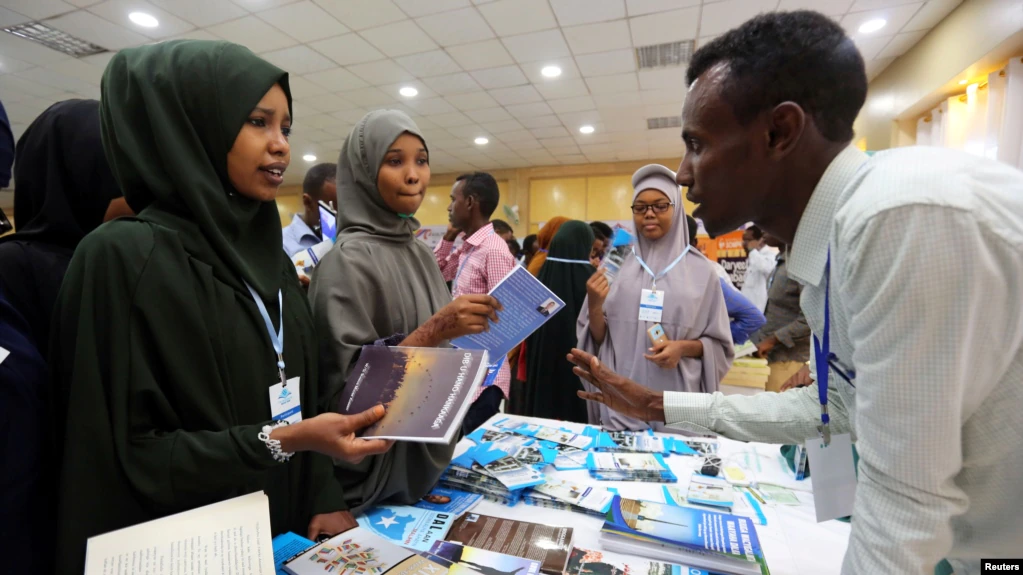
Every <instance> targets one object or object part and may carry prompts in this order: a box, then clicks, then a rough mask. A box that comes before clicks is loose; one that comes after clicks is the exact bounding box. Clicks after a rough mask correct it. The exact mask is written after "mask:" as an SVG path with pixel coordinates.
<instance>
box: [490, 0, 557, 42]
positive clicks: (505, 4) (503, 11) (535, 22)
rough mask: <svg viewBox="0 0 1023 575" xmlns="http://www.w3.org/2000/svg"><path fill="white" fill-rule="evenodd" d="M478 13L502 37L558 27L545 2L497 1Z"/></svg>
mask: <svg viewBox="0 0 1023 575" xmlns="http://www.w3.org/2000/svg"><path fill="white" fill-rule="evenodd" d="M479 11H480V13H482V14H483V17H484V18H486V19H487V22H489V23H490V26H491V27H492V28H493V29H494V31H495V32H497V34H498V35H499V36H502V37H503V36H511V35H514V34H524V33H526V32H536V31H537V30H549V29H551V28H557V27H558V22H557V20H555V19H554V13H553V12H551V8H550V5H549V4H548V3H547V0H498V1H497V2H491V3H488V4H484V5H482V6H479Z"/></svg>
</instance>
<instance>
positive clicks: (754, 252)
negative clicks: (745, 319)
mask: <svg viewBox="0 0 1023 575" xmlns="http://www.w3.org/2000/svg"><path fill="white" fill-rule="evenodd" d="M742 247H743V248H744V249H745V250H746V254H747V258H746V277H745V278H744V279H743V280H742V295H744V296H746V299H748V300H750V301H751V302H753V305H755V306H757V309H759V310H760V311H761V312H763V311H764V308H765V307H767V278H769V277H771V272H773V271H774V258H775V256H777V255H778V249H777V248H772V247H771V246H768V245H767V244H765V243H764V232H763V231H762V230H761V229H760V227H759V226H750V227H748V228H746V231H744V232H743V233H742Z"/></svg>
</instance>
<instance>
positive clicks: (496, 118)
mask: <svg viewBox="0 0 1023 575" xmlns="http://www.w3.org/2000/svg"><path fill="white" fill-rule="evenodd" d="M465 115H466V116H469V117H470V118H472V119H473V121H474V122H477V123H480V124H482V123H483V122H500V121H502V120H511V114H509V113H508V112H506V111H505V109H504V108H487V109H486V110H472V111H470V112H466V113H465Z"/></svg>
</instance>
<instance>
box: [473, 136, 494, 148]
mask: <svg viewBox="0 0 1023 575" xmlns="http://www.w3.org/2000/svg"><path fill="white" fill-rule="evenodd" d="M474 141H475V142H476V145H477V146H484V145H486V144H489V143H490V140H488V139H486V138H484V137H483V136H480V137H478V138H476V139H475V140H474Z"/></svg>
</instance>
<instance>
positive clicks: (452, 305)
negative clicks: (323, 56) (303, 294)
mask: <svg viewBox="0 0 1023 575" xmlns="http://www.w3.org/2000/svg"><path fill="white" fill-rule="evenodd" d="M429 183H430V164H429V151H428V149H427V147H426V142H425V140H424V139H423V136H422V134H421V133H420V131H419V128H418V127H417V126H416V125H415V123H414V122H413V121H412V120H411V118H409V117H408V116H406V115H405V114H404V113H402V112H399V111H395V110H377V111H373V112H370V113H369V114H367V115H366V116H365V117H364V118H363V119H362V120H360V121H359V123H358V124H357V125H356V126H355V128H354V129H353V130H352V133H351V134H350V135H349V136H348V138H347V139H346V140H345V143H344V146H343V147H342V148H341V157H340V160H339V162H338V171H337V197H338V206H339V209H338V236H337V241H336V243H335V245H334V247H333V248H332V249H331V250H330V251H329V252H328V253H327V254H326V255H325V256H324V257H323V259H322V260H320V263H319V265H318V266H317V268H316V274H315V276H314V277H313V281H312V285H311V286H310V290H309V297H310V300H311V303H312V307H313V316H314V319H315V321H316V327H317V332H318V336H319V340H320V382H321V386H320V389H321V390H323V395H321V397H320V398H319V400H320V409H321V410H325V411H338V405H337V403H338V398H339V396H340V394H341V392H342V391H343V389H344V386H345V380H346V379H347V378H348V374H349V371H350V370H351V368H352V366H353V365H354V364H355V362H356V360H357V359H358V357H359V352H360V351H361V349H362V346H363V345H367V344H378V345H404V346H413V347H435V346H439V345H446V344H447V343H446V342H447V341H448V340H450V339H452V338H455V337H459V336H461V335H465V334H470V333H479V332H481V331H483V330H484V329H486V328H487V326H488V320H496V317H497V316H496V312H495V307H496V302H495V300H494V299H493V298H491V297H490V296H486V295H474V296H463V297H459V298H458V299H456V300H455V301H451V296H450V294H449V292H448V289H447V286H446V285H445V283H444V278H443V277H441V273H440V268H439V267H438V266H437V260H436V259H435V258H434V256H433V253H432V252H431V251H430V249H429V248H428V247H427V246H426V244H424V243H422V242H420V241H419V240H417V239H415V235H414V234H415V231H416V230H417V229H419V222H418V221H416V219H415V217H414V214H415V211H416V210H417V209H419V206H420V204H421V203H422V201H423V197H424V195H425V193H426V187H427V186H428V185H429ZM453 450H454V443H452V444H450V445H436V444H424V443H402V442H399V443H397V444H396V445H395V446H394V447H393V448H392V449H391V450H390V451H389V452H387V453H386V454H383V455H379V456H374V457H372V458H368V459H365V460H363V461H362V463H359V464H354V465H353V464H349V463H344V462H340V461H335V466H336V467H335V471H336V473H335V474H336V476H337V478H338V480H339V481H340V482H341V485H342V487H343V488H344V492H345V493H344V497H345V502H346V503H347V504H348V506H349V508H350V509H351V510H352V511H353V512H358V511H359V510H361V509H362V508H364V507H366V506H368V505H372V504H374V503H378V502H382V501H385V500H391V501H395V502H397V503H414V502H416V501H418V500H419V499H420V498H421V497H422V496H423V495H426V493H427V492H428V491H429V490H430V488H432V487H433V485H434V484H435V483H436V482H437V479H438V478H439V477H440V474H441V472H442V471H444V469H445V467H447V465H448V463H449V462H450V461H451V454H452V451H453Z"/></svg>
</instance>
